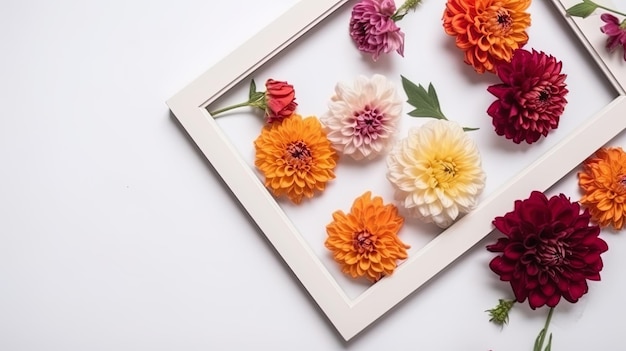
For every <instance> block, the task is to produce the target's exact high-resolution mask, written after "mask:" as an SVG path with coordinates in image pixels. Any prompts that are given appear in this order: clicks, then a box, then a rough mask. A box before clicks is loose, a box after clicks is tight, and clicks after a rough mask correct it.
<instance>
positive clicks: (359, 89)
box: [321, 74, 403, 160]
mask: <svg viewBox="0 0 626 351" xmlns="http://www.w3.org/2000/svg"><path fill="white" fill-rule="evenodd" d="M402 104H403V101H402V99H400V97H399V96H398V94H397V93H396V88H395V86H394V84H393V83H392V82H391V81H389V80H388V79H387V78H385V76H382V75H380V74H375V75H374V76H372V78H371V79H370V78H367V77H365V76H359V77H357V78H356V80H355V81H354V82H353V84H352V85H348V84H345V83H337V85H336V86H335V95H334V96H333V97H332V98H331V101H330V103H329V104H328V112H326V114H324V115H323V116H322V117H321V121H322V123H323V124H324V126H325V129H326V132H327V136H328V139H329V140H330V141H331V142H332V144H333V147H334V148H335V150H337V152H339V153H341V154H344V155H347V156H350V157H352V158H353V159H355V160H361V159H373V158H375V157H376V156H378V155H379V154H381V153H382V152H386V151H388V150H389V149H390V148H391V142H392V141H393V137H394V134H395V133H396V131H397V125H398V121H399V120H400V115H401V113H402Z"/></svg>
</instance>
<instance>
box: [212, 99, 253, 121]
mask: <svg viewBox="0 0 626 351" xmlns="http://www.w3.org/2000/svg"><path fill="white" fill-rule="evenodd" d="M244 106H250V101H246V102H242V103H240V104H236V105H232V106H228V107H224V108H221V109H219V110H215V111H213V112H211V111H209V113H210V114H211V116H213V117H217V115H218V114H220V113H222V112H226V111H230V110H233V109H236V108H238V107H244Z"/></svg>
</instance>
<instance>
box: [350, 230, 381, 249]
mask: <svg viewBox="0 0 626 351" xmlns="http://www.w3.org/2000/svg"><path fill="white" fill-rule="evenodd" d="M375 240H376V237H375V236H374V235H372V233H370V232H369V231H368V230H367V229H364V230H361V231H359V232H356V233H355V235H354V249H355V250H357V251H358V252H359V253H360V254H362V253H365V252H368V253H369V252H372V251H374V241H375Z"/></svg>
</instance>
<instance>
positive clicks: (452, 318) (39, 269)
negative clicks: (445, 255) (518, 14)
mask: <svg viewBox="0 0 626 351" xmlns="http://www.w3.org/2000/svg"><path fill="white" fill-rule="evenodd" d="M295 3H296V1H295V0H291V1H287V0H281V1H271V2H269V1H268V2H266V3H263V4H259V3H258V2H252V1H247V0H244V1H241V2H238V4H237V6H234V5H231V6H228V5H227V4H222V3H218V2H214V1H210V2H207V3H193V2H185V1H183V2H177V3H173V2H167V1H155V2H143V1H138V2H134V3H130V4H129V3H125V2H121V1H111V2H107V3H104V2H93V3H89V4H86V3H82V2H78V1H60V2H57V3H56V4H54V5H52V4H49V3H46V2H43V1H24V2H17V1H8V3H7V6H6V10H5V11H3V13H2V14H0V18H1V20H0V39H1V40H0V42H2V43H3V55H1V56H0V63H2V64H1V65H0V77H2V79H1V80H0V93H1V95H0V96H2V101H3V106H5V113H4V115H3V117H2V119H1V122H0V123H1V125H0V143H1V145H2V147H1V148H0V160H1V161H2V163H3V172H2V173H1V175H0V198H1V199H2V200H1V201H0V330H2V332H0V348H1V349H6V350H41V349H46V350H82V349H95V350H111V349H115V350H137V349H151V350H175V349H189V350H196V349H198V350H200V349H202V350H206V349H211V350H231V349H232V350H240V349H252V348H260V349H263V350H265V349H267V350H293V349H301V350H344V349H346V350H375V349H380V348H395V349H399V350H413V349H424V348H426V349H431V350H458V349H461V348H462V349H472V350H490V349H491V350H504V349H507V350H527V349H530V348H531V347H532V342H531V341H532V340H534V337H535V336H536V335H537V332H538V331H539V329H540V328H541V327H542V326H543V322H544V319H545V314H546V313H547V312H546V311H547V310H545V309H544V310H543V311H542V310H538V311H532V310H530V308H528V305H527V304H520V306H518V307H519V308H515V309H514V310H513V311H512V313H511V321H510V324H509V326H507V327H504V328H503V329H501V328H499V327H497V326H495V325H492V324H490V323H488V319H489V317H488V315H487V314H486V313H485V312H484V311H485V310H487V309H490V308H492V307H493V306H494V305H495V304H496V303H497V300H498V298H503V297H506V298H511V296H512V295H511V291H510V288H509V287H508V286H507V284H505V283H502V282H500V281H498V279H497V276H496V275H495V274H493V273H492V272H491V271H490V270H489V267H488V263H489V261H490V260H491V259H492V257H493V254H492V253H489V252H487V251H486V250H485V245H487V244H489V243H492V242H494V241H495V238H496V237H497V235H496V234H495V233H492V234H490V235H489V236H487V238H486V239H484V240H483V241H481V242H480V243H478V244H477V245H476V246H475V247H474V248H473V249H471V250H469V251H468V252H467V253H466V254H465V255H464V256H462V257H461V258H460V259H459V260H457V261H456V262H455V263H454V264H453V265H451V266H450V267H448V268H447V269H446V270H444V271H443V272H442V273H441V274H439V275H438V276H437V277H435V278H434V279H433V280H431V281H429V282H428V283H427V284H426V285H424V286H423V287H422V288H420V289H419V290H418V291H417V292H416V293H414V294H412V295H410V296H409V297H408V298H407V299H406V300H405V301H403V302H402V303H400V304H399V305H398V306H396V308H394V309H393V310H392V311H391V312H389V313H387V314H386V315H385V316H383V317H382V318H381V319H380V320H378V321H376V322H375V323H374V324H373V325H372V326H371V327H370V328H368V329H366V330H365V331H364V332H363V333H361V335H359V336H357V337H356V338H354V339H353V340H352V341H350V342H349V343H346V342H344V341H343V340H342V339H341V337H340V336H339V335H338V334H337V333H336V331H335V330H334V328H333V326H332V325H331V324H330V323H329V322H328V321H327V320H326V318H325V317H324V315H323V313H321V311H320V310H319V309H318V307H317V306H316V304H315V302H314V301H313V300H312V299H311V298H310V297H309V295H308V294H307V292H306V290H305V289H304V288H302V287H301V285H300V284H299V282H298V280H297V279H296V278H295V277H294V275H293V274H292V273H291V271H290V270H289V268H288V267H287V266H286V265H285V264H284V263H283V261H282V260H281V258H280V257H279V256H278V255H276V252H275V251H274V249H273V248H272V246H271V245H270V244H269V243H268V242H267V241H266V240H265V239H264V237H263V235H262V234H261V233H260V232H259V231H258V229H257V227H256V226H255V224H254V223H253V222H252V221H250V219H249V218H248V217H247V216H246V214H245V212H244V211H243V209H242V208H241V206H239V205H238V203H237V199H236V198H235V197H234V196H232V195H231V193H230V191H229V190H228V188H227V187H226V186H225V185H224V183H223V182H222V181H221V180H220V178H219V175H218V174H217V173H216V172H215V171H214V169H213V168H212V166H211V165H210V163H209V162H207V161H206V159H205V158H204V156H203V155H202V154H201V153H200V152H199V151H198V150H197V148H196V147H195V145H194V143H193V142H192V141H191V140H190V139H189V138H188V137H187V135H186V132H185V130H184V129H183V128H182V127H181V126H180V125H179V123H178V121H177V120H176V118H174V117H173V116H172V115H171V114H170V112H169V110H168V108H167V106H166V105H165V101H166V100H167V99H168V98H170V97H171V96H172V95H174V94H175V93H177V92H178V91H179V90H180V89H182V88H183V87H184V86H185V85H186V84H188V83H189V82H190V81H191V80H193V79H194V78H196V77H197V76H198V75H200V74H201V73H203V72H204V71H205V70H206V69H208V68H209V67H211V66H212V65H214V64H216V63H217V62H218V61H219V60H220V59H222V58H223V57H224V56H226V55H227V54H228V53H230V52H231V51H233V50H234V49H235V48H236V47H238V46H239V45H241V44H243V43H244V42H245V41H246V40H247V39H248V38H250V37H251V36H252V35H254V34H255V33H256V32H257V31H258V30H259V29H261V28H262V27H264V26H265V25H267V24H269V23H271V22H272V21H273V20H274V19H276V18H277V17H278V16H280V15H281V14H282V13H283V12H285V11H286V10H287V9H288V8H289V7H290V6H292V5H293V4H295ZM620 5H622V8H623V7H626V6H623V5H624V4H620ZM235 7H236V8H237V9H235ZM432 7H433V5H432V3H430V4H429V3H427V2H426V1H425V4H424V9H422V8H418V10H417V11H416V12H415V13H410V14H409V15H407V17H406V18H405V19H404V20H403V22H402V23H403V24H405V25H406V24H407V23H410V21H419V20H420V18H419V16H420V15H423V16H426V15H428V16H430V17H429V18H428V20H429V21H431V22H437V21H439V19H440V16H441V14H440V13H436V11H435V12H433V11H431V10H428V11H427V12H425V13H424V14H422V13H420V11H421V10H425V11H426V9H429V8H432ZM544 7H545V8H548V7H547V5H542V7H541V8H542V9H543V8H544ZM239 9H245V10H239ZM348 12H349V11H348V10H343V13H348ZM435 15H436V18H434V20H433V16H435ZM337 23H339V25H338V24H337ZM552 25H553V26H554V27H551V26H552ZM329 26H331V28H334V27H339V28H341V23H340V22H331V23H330V24H329ZM532 28H533V27H532V26H531V29H532ZM535 28H537V32H532V31H531V37H532V35H536V36H541V35H542V33H543V32H554V33H556V32H559V31H564V30H563V29H562V28H563V23H559V22H557V21H555V22H554V23H553V24H551V23H550V22H549V21H546V20H544V21H538V25H537V26H536V27H535ZM436 29H437V30H438V29H440V28H436ZM540 30H541V32H540ZM319 32H320V33H315V34H320V35H321V34H323V29H322V30H319ZM335 32H336V33H337V31H335ZM346 32H347V31H346ZM338 33H340V34H341V33H342V32H338ZM345 34H346V35H347V33H345ZM410 34H411V35H413V36H416V35H420V33H419V32H411V33H410ZM336 35H339V34H336ZM564 35H565V36H566V37H567V34H564ZM311 38H312V39H314V38H315V37H313V36H311ZM448 39H450V40H451V41H450V42H449V43H448V44H450V43H451V42H452V40H453V39H452V38H448ZM530 43H532V39H531V42H530ZM298 45H300V44H298ZM301 47H302V48H300V49H298V48H299V47H298V46H296V47H295V48H294V49H293V50H292V51H293V54H291V53H287V54H285V55H284V56H283V57H282V59H285V60H291V59H292V58H291V57H290V55H291V56H293V55H296V57H297V59H300V60H301V59H302V57H305V58H306V57H308V56H307V55H306V54H303V53H302V54H300V55H299V54H298V52H299V51H298V50H306V48H307V45H306V43H304V44H301ZM543 49H545V50H548V49H551V50H559V59H560V60H563V61H564V62H567V60H568V57H573V56H575V57H576V60H577V61H580V62H581V63H582V64H584V63H585V62H588V64H589V66H590V67H592V68H590V69H577V70H576V71H575V72H567V73H568V74H569V75H570V79H572V80H573V81H574V82H576V81H580V82H587V84H580V86H586V89H589V91H588V93H586V94H585V95H586V96H589V99H590V101H589V102H583V101H572V102H571V103H572V104H573V105H574V106H580V108H588V109H589V111H590V113H593V112H595V111H597V110H598V109H600V108H601V107H602V106H604V105H605V104H606V102H608V101H610V100H611V98H612V97H613V96H614V94H615V93H614V92H612V91H611V89H609V88H608V84H607V83H606V82H604V81H603V80H602V79H601V78H598V73H599V72H598V70H597V69H594V68H593V66H592V63H591V60H590V59H589V58H584V57H580V55H581V53H582V52H583V51H582V50H581V49H580V47H579V46H575V45H571V48H570V47H569V46H568V45H567V43H565V42H560V43H558V44H555V45H554V46H553V47H552V48H543ZM342 50H343V51H342ZM337 51H338V52H344V51H345V52H347V53H349V52H351V51H354V52H352V55H354V56H355V57H357V59H358V58H359V54H358V53H357V52H356V50H355V49H354V48H349V47H348V48H342V49H340V50H339V49H338V50H337ZM417 52H418V51H417V50H416V49H415V48H409V41H408V39H407V48H406V56H407V57H409V58H410V57H411V55H415V56H412V57H417ZM449 53H450V56H451V57H452V56H453V55H455V54H458V53H457V52H453V51H452V50H449ZM309 59H311V60H313V59H312V58H309ZM456 59H457V60H459V57H458V56H457V57H456ZM276 62H281V61H280V58H279V60H277V61H276ZM283 62H298V61H293V60H292V61H283ZM300 62H302V61H300ZM363 62H365V61H363ZM298 65H299V64H298V63H292V64H287V65H286V67H281V66H280V65H275V66H271V65H269V66H267V67H266V68H264V70H265V71H262V73H261V74H260V76H263V74H265V75H275V74H278V73H280V74H282V75H283V76H281V77H274V78H276V79H291V78H290V77H294V76H293V75H292V76H289V74H290V73H292V74H293V72H295V71H297V69H293V67H300V66H298ZM290 67H291V70H290ZM368 67H370V66H368V65H367V64H363V65H362V67H361V68H362V70H363V71H365V70H366V69H367V68H368ZM335 69H336V70H341V68H340V66H339V65H337V66H336V67H335ZM359 69H360V68H358V67H357V68H354V71H357V70H359ZM454 69H455V71H456V70H461V66H460V65H459V66H456V67H454ZM385 70H386V72H387V73H390V74H397V73H403V72H397V71H396V70H394V69H393V67H386V68H385ZM344 73H345V77H339V78H340V79H339V78H338V80H349V79H351V77H352V73H353V72H350V74H348V72H346V71H344ZM364 73H365V72H364ZM465 73H468V72H465ZM336 74H338V73H336ZM407 75H408V74H407ZM263 77H265V76H263ZM298 78H299V77H298ZM410 78H413V80H414V81H415V82H419V83H423V84H424V83H427V81H421V80H419V79H418V78H414V77H410ZM435 78H438V77H437V76H434V77H429V78H428V79H429V80H434V79H435ZM293 79H297V78H296V77H294V78H293ZM301 79H302V80H304V78H301ZM454 79H455V77H453V76H452V77H451V76H446V77H445V78H441V80H443V81H445V82H452V81H454ZM479 80H480V78H479ZM485 81H488V80H485ZM258 83H259V85H261V84H260V82H258ZM474 83H475V82H474ZM246 84H247V82H244V85H246ZM320 84H321V83H320ZM296 88H298V87H296ZM314 88H315V86H312V87H309V88H307V89H310V90H315V89H314ZM321 88H322V89H326V91H327V92H328V93H330V92H332V91H331V90H332V85H330V86H323V87H321ZM437 88H438V89H441V91H440V90H438V92H439V93H440V96H445V93H444V91H445V88H440V87H439V85H437ZM244 90H245V89H244ZM320 90H321V89H320ZM236 93H237V92H236V91H235V92H233V94H235V95H236ZM328 93H326V92H322V93H319V94H320V96H326V95H328ZM578 96H580V95H578ZM227 99H230V100H232V101H235V100H237V96H229V97H227ZM298 101H299V102H300V104H301V106H300V108H309V109H310V110H313V111H319V112H316V113H321V112H323V107H324V104H325V100H323V99H322V100H320V101H319V104H318V105H319V106H317V105H313V104H312V105H307V102H306V98H305V97H304V95H302V97H299V100H298ZM576 104H578V105H576ZM452 105H454V103H452ZM320 106H321V107H320ZM442 106H443V107H444V109H445V108H446V105H445V104H444V103H442ZM450 108H451V109H453V110H454V109H455V108H456V109H459V107H458V106H451V107H450ZM405 112H406V111H405ZM304 113H306V112H304ZM229 118H232V121H229ZM220 123H222V126H223V127H224V130H225V131H226V132H227V133H233V132H232V131H241V130H242V129H241V126H242V124H241V122H238V121H237V120H236V116H228V117H226V116H225V117H224V119H223V122H220ZM238 123H239V124H238ZM481 127H482V128H484V130H481V131H480V133H483V132H484V133H485V135H488V134H487V133H493V131H492V130H489V129H488V128H489V123H486V124H485V125H484V126H482V125H481ZM229 128H230V131H231V132H229ZM252 128H253V129H254V127H252ZM257 130H258V129H257ZM566 130H567V127H566V126H562V127H561V128H560V129H559V132H561V131H562V132H563V133H565V132H566ZM245 133H247V134H249V135H252V137H253V136H254V133H253V132H250V131H247V132H245ZM555 138H556V136H555ZM233 139H236V136H235V137H233ZM484 140H486V139H483V142H485V141H484ZM245 143H248V141H245ZM245 143H244V142H241V145H243V146H239V147H240V150H244V151H240V152H242V153H245V149H243V148H245V145H246V144H245ZM485 143H486V142H485ZM487 145H488V143H487ZM610 145H613V146H624V145H626V136H619V137H618V138H616V139H615V140H613V141H612V142H611V143H610ZM494 157H502V156H497V155H496V156H494ZM494 159H497V158H494ZM494 169H497V167H495V166H494ZM492 173H493V172H492ZM488 174H489V172H488ZM496 177H497V176H496ZM488 186H492V185H491V184H489V183H488ZM492 190H493V189H492ZM354 191H355V192H356V191H357V190H354ZM359 191H360V190H359ZM559 192H564V193H567V194H571V196H572V197H573V198H578V197H579V196H580V191H579V190H578V188H577V182H576V176H575V172H573V173H571V174H569V175H567V176H565V178H564V179H563V181H562V182H560V183H559V184H557V185H556V186H555V187H553V188H551V189H550V190H549V191H548V193H550V194H556V193H559ZM359 194H360V193H359ZM354 195H358V194H357V193H355V194H352V193H350V194H349V195H346V197H345V199H344V200H345V201H344V202H345V204H343V205H342V206H343V209H344V210H347V209H348V208H346V206H349V204H350V203H351V202H352V199H353V198H354ZM340 197H341V196H340ZM505 211H509V209H506V210H505ZM505 211H503V214H504V212H505ZM290 216H293V217H294V218H300V217H308V216H306V214H304V215H303V214H301V213H300V214H299V213H297V212H292V213H290ZM300 225H301V226H303V227H306V226H307V225H306V224H300ZM623 237H624V234H623V233H622V232H611V231H606V233H603V234H602V238H603V239H604V240H605V241H606V242H607V243H608V245H609V251H608V252H607V253H605V254H604V255H603V260H604V265H605V267H604V269H603V270H602V272H601V276H602V281H601V282H591V283H590V291H589V293H588V294H587V295H585V296H584V297H583V298H582V299H581V300H580V302H578V303H577V304H574V305H570V304H567V303H563V304H560V305H559V306H558V307H557V308H556V310H555V316H554V319H553V321H552V326H551V332H552V333H553V334H554V337H555V341H554V344H553V349H557V350H558V349H561V350H566V349H583V348H593V349H595V348H604V349H611V347H612V346H615V345H621V344H620V340H621V339H620V338H619V336H620V334H619V333H620V326H619V325H618V324H613V323H607V320H609V319H611V318H612V316H615V315H619V314H620V313H622V312H623V311H621V307H620V304H619V301H620V300H619V298H620V297H621V296H622V295H623V292H624V289H625V288H626V281H625V280H624V279H623V276H622V274H621V271H620V268H621V261H622V257H623V254H624V253H625V252H626V242H625V240H626V239H623ZM307 239H308V240H311V236H309V237H307ZM329 262H331V261H330V260H329ZM331 263H332V262H331ZM331 263H327V264H328V266H329V269H333V267H332V266H331ZM335 269H336V268H335ZM336 276H337V279H338V280H339V281H340V283H341V285H342V287H343V288H344V289H345V290H346V291H348V293H349V294H352V295H353V296H358V294H360V293H361V292H362V291H363V290H364V286H359V285H357V286H356V287H355V286H354V284H353V283H351V282H350V281H348V280H347V279H346V278H345V277H342V276H341V274H340V272H339V271H337V272H336ZM342 279H343V280H346V281H344V282H342V281H341V280H342ZM351 284H352V285H351Z"/></svg>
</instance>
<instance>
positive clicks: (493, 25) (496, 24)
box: [483, 7, 513, 36]
mask: <svg viewBox="0 0 626 351" xmlns="http://www.w3.org/2000/svg"><path fill="white" fill-rule="evenodd" d="M483 16H485V17H483V18H485V20H486V24H487V28H485V29H486V32H487V33H493V34H496V35H499V36H503V35H506V34H508V33H509V32H510V31H511V27H512V26H513V18H512V17H511V15H510V14H509V12H508V11H507V10H506V9H503V8H498V7H495V8H494V7H492V8H489V9H487V12H486V13H485V14H484V15H483Z"/></svg>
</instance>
